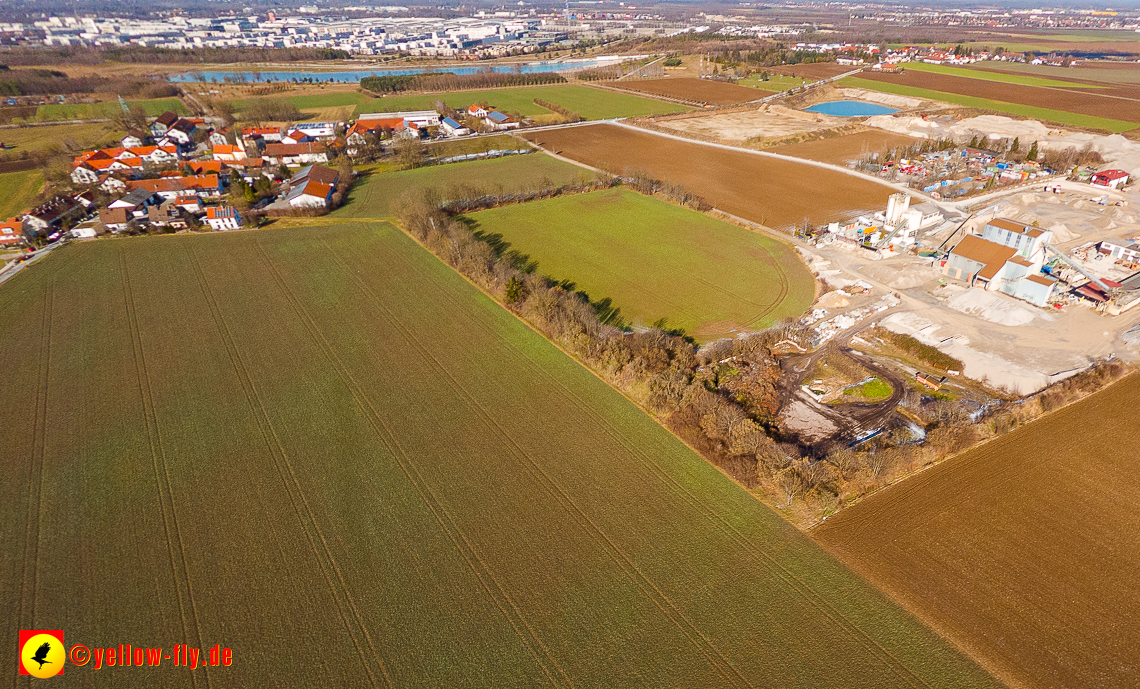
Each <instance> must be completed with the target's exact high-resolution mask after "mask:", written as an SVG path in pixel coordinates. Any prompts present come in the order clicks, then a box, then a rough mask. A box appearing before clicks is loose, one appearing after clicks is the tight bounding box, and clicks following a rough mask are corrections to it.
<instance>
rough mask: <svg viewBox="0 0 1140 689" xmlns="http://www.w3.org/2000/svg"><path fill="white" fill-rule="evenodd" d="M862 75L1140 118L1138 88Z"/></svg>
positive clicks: (1080, 111) (946, 90)
mask: <svg viewBox="0 0 1140 689" xmlns="http://www.w3.org/2000/svg"><path fill="white" fill-rule="evenodd" d="M859 77H860V78H861V79H869V80H871V81H880V82H884V83H891V84H901V85H903V86H913V87H915V88H924V89H931V90H934V91H942V92H943V93H956V94H959V95H964V96H975V97H977V98H989V99H991V100H997V101H1003V102H1006V103H1018V104H1020V105H1032V106H1035V107H1038V108H1049V109H1050V110H1063V111H1065V112H1073V113H1078V114H1081V115H1092V116H1094V117H1106V118H1110V119H1114V120H1124V121H1125V122H1134V121H1137V120H1140V100H1136V95H1137V94H1136V91H1135V89H1112V88H1109V89H1104V90H1103V92H1093V91H1092V89H1072V90H1069V89H1063V88H1043V87H1040V86H1023V85H1020V84H1004V83H1000V82H996V81H983V80H981V79H969V78H967V77H956V76H951V75H949V74H934V73H931V72H918V71H914V70H911V71H908V72H904V73H902V74H876V73H875V72H863V73H862V74H860V75H859Z"/></svg>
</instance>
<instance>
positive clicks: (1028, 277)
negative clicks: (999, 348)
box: [942, 235, 1056, 306]
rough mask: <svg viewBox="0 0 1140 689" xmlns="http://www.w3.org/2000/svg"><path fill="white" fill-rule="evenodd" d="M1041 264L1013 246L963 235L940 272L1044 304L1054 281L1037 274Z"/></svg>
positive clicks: (972, 285) (1049, 295) (1047, 299)
mask: <svg viewBox="0 0 1140 689" xmlns="http://www.w3.org/2000/svg"><path fill="white" fill-rule="evenodd" d="M1043 253H1044V252H1043V251H1042V256H1041V258H1044V256H1043ZM1041 266H1042V263H1041V262H1040V261H1033V260H1030V259H1028V258H1026V257H1024V256H1022V255H1020V254H1019V253H1018V250H1017V248H1015V247H1012V246H1007V245H1005V244H999V243H997V242H993V241H990V240H988V239H985V238H983V237H979V236H977V235H967V236H966V237H964V238H963V239H962V241H961V242H959V243H958V245H957V246H956V247H954V248H953V249H952V250H951V251H950V255H949V256H948V257H947V258H946V265H945V267H944V268H943V270H942V273H943V274H944V275H946V276H948V277H951V278H954V279H955V280H963V281H965V282H966V284H968V285H969V286H970V287H981V288H982V289H985V290H987V291H991V292H993V291H1000V292H1004V293H1005V294H1008V295H1010V296H1011V297H1016V298H1018V299H1024V300H1025V301H1027V302H1029V303H1031V304H1034V305H1036V306H1044V305H1045V304H1046V303H1047V302H1048V301H1049V298H1050V297H1051V296H1053V288H1054V286H1055V285H1056V281H1055V280H1051V279H1050V278H1047V277H1045V276H1044V275H1041Z"/></svg>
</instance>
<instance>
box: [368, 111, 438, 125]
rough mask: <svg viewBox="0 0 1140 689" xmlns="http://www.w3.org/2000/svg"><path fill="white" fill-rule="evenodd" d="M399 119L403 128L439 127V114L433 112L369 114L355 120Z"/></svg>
mask: <svg viewBox="0 0 1140 689" xmlns="http://www.w3.org/2000/svg"><path fill="white" fill-rule="evenodd" d="M394 119H401V120H403V121H404V126H405V127H409V128H414V129H419V128H420V127H435V126H438V125H439V113H438V112H436V111H435V110H410V111H406V112H370V113H365V114H363V115H360V116H359V117H357V118H356V121H357V122H360V121H361V120H394Z"/></svg>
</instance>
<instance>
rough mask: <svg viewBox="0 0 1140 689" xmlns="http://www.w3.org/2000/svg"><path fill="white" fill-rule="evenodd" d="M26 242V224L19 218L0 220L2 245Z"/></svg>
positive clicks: (0, 242)
mask: <svg viewBox="0 0 1140 689" xmlns="http://www.w3.org/2000/svg"><path fill="white" fill-rule="evenodd" d="M23 242H24V224H23V223H22V222H20V219H19V218H8V220H6V221H5V222H0V245H3V246H13V245H15V244H22V243H23Z"/></svg>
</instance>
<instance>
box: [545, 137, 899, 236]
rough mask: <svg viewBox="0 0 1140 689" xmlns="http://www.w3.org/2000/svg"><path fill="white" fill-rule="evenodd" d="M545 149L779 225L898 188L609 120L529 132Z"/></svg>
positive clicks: (873, 206) (822, 215)
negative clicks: (676, 187) (641, 174)
mask: <svg viewBox="0 0 1140 689" xmlns="http://www.w3.org/2000/svg"><path fill="white" fill-rule="evenodd" d="M525 136H526V138H527V139H529V140H531V141H534V142H536V143H538V144H540V145H541V146H543V147H544V148H546V149H548V150H550V151H552V152H554V153H557V154H559V155H562V156H565V157H567V158H570V159H572V160H576V161H579V162H582V163H585V164H587V165H591V166H593V167H596V168H601V169H603V170H609V171H612V172H617V173H619V174H628V173H630V172H632V171H636V170H643V171H646V172H648V173H649V174H650V175H652V176H654V177H657V178H659V179H663V180H666V181H669V182H673V183H675V184H680V185H681V186H683V187H685V188H686V189H687V190H689V191H691V192H693V193H695V194H699V195H700V196H702V197H704V198H705V199H706V200H707V201H708V202H709V203H711V204H712V205H713V206H714V207H716V208H717V209H719V210H723V211H726V212H728V213H731V214H733V215H737V216H740V217H742V218H745V219H747V220H751V221H753V222H756V223H760V224H761V225H765V226H767V227H772V228H786V227H789V226H791V225H794V224H796V223H799V222H803V220H804V218H805V217H806V218H808V219H809V220H810V221H811V222H812V223H814V224H819V223H823V222H829V221H833V220H839V219H841V218H844V217H850V216H852V215H853V214H855V213H858V212H860V211H867V210H877V209H881V208H885V207H886V203H887V197H888V196H890V194H891V189H890V188H889V187H887V186H884V185H879V184H875V183H873V182H869V181H866V180H863V179H860V178H858V177H854V176H851V175H845V174H843V173H841V172H836V171H832V170H827V169H821V168H819V167H815V166H808V165H806V164H801V163H795V162H791V161H785V160H778V159H774V158H771V157H765V156H760V155H755V154H752V153H747V152H744V151H733V150H728V149H724V148H715V147H712V146H704V145H701V144H697V143H689V142H685V141H679V140H677V139H671V138H667V137H664V136H657V135H655V134H652V133H650V132H641V131H635V130H632V129H628V128H625V127H618V126H614V125H608V124H599V125H591V126H586V127H571V128H566V129H556V130H549V131H543V132H532V133H528V134H525Z"/></svg>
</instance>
